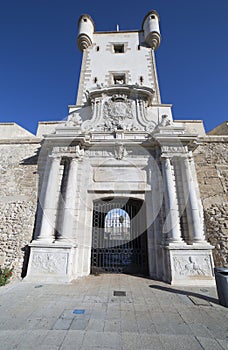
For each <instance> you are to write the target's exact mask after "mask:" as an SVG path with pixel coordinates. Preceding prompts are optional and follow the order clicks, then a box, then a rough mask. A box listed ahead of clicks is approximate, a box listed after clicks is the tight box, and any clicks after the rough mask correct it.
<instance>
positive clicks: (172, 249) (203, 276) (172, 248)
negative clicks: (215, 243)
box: [163, 243, 215, 286]
mask: <svg viewBox="0 0 228 350" xmlns="http://www.w3.org/2000/svg"><path fill="white" fill-rule="evenodd" d="M163 249H164V255H165V258H166V263H167V274H166V276H165V282H168V283H170V284H175V285H199V286H200V285H214V284H215V280H214V270H213V269H214V264H213V258H212V249H213V247H212V246H211V245H210V244H209V243H205V244H193V245H190V246H189V245H183V246H181V245H179V244H178V245H175V244H171V245H168V246H165V247H163Z"/></svg>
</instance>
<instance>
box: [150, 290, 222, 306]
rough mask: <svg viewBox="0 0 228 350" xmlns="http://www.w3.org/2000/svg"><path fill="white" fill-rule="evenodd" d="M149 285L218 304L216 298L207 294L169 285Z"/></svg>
mask: <svg viewBox="0 0 228 350" xmlns="http://www.w3.org/2000/svg"><path fill="white" fill-rule="evenodd" d="M149 287H150V288H153V289H158V290H162V291H164V292H169V293H174V294H181V295H186V296H187V297H189V296H192V297H196V298H199V299H202V300H206V301H208V302H211V303H214V304H219V302H218V299H216V298H212V297H209V296H207V295H203V294H199V293H195V292H190V291H185V290H180V289H174V288H169V287H164V286H158V285H150V286H149Z"/></svg>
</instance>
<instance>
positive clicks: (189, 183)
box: [182, 157, 205, 242]
mask: <svg viewBox="0 0 228 350" xmlns="http://www.w3.org/2000/svg"><path fill="white" fill-rule="evenodd" d="M190 161H191V158H189V157H186V158H184V160H183V162H182V172H183V185H184V186H183V187H184V193H185V199H186V203H187V217H188V226H189V232H190V234H191V237H192V238H193V241H195V242H202V241H205V237H204V231H203V225H202V219H201V217H200V208H199V203H198V198H197V193H196V184H195V181H194V178H193V174H192V170H191V164H190Z"/></svg>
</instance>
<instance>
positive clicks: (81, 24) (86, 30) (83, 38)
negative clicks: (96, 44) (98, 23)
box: [77, 15, 95, 51]
mask: <svg viewBox="0 0 228 350" xmlns="http://www.w3.org/2000/svg"><path fill="white" fill-rule="evenodd" d="M94 32H95V25H94V22H93V20H92V18H91V17H90V16H89V15H82V16H81V17H80V18H79V21H78V38H77V42H78V47H79V49H80V50H81V51H83V50H85V49H87V47H89V46H91V45H92V43H93V33H94Z"/></svg>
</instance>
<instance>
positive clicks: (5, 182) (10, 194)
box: [0, 139, 40, 277]
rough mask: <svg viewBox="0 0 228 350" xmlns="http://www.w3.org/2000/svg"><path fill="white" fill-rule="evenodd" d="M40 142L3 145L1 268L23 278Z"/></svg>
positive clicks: (0, 154) (0, 163)
mask: <svg viewBox="0 0 228 350" xmlns="http://www.w3.org/2000/svg"><path fill="white" fill-rule="evenodd" d="M39 147H40V144H39V140H35V141H34V139H33V140H30V141H28V140H27V141H24V142H23V141H16V140H14V141H12V140H11V141H9V142H4V143H1V144H0V266H1V267H13V268H14V275H15V276H18V277H20V276H23V275H24V274H25V269H26V260H27V259H28V249H27V245H28V243H29V242H30V241H31V239H32V234H33V229H34V221H35V213H36V203H37V180H38V179H37V159H38V155H37V152H38V149H39Z"/></svg>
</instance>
